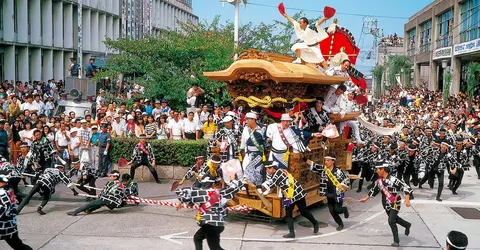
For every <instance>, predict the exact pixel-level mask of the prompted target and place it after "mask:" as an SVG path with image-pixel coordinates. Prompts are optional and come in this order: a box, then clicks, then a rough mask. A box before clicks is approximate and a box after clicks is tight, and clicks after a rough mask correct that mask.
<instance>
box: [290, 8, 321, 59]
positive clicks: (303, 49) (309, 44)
mask: <svg viewBox="0 0 480 250" xmlns="http://www.w3.org/2000/svg"><path fill="white" fill-rule="evenodd" d="M283 16H284V17H285V18H287V20H288V21H289V22H291V23H292V24H293V28H294V31H295V34H296V36H297V39H300V40H303V42H297V43H295V44H294V45H293V46H292V51H293V52H295V54H296V55H297V59H296V60H295V61H293V62H292V63H302V61H305V62H307V63H315V64H320V65H322V67H323V68H324V69H327V64H326V63H325V59H324V58H323V55H322V52H321V51H320V45H319V43H320V42H321V41H323V40H324V39H325V38H327V37H328V34H327V33H326V32H325V30H324V29H322V27H321V26H320V25H321V24H322V23H324V22H325V21H327V20H328V18H325V17H324V18H322V19H320V20H318V22H317V23H316V24H315V27H316V28H317V31H314V30H312V29H310V28H309V27H308V19H307V18H305V17H302V18H300V20H299V22H297V21H295V20H294V19H293V18H291V17H289V16H288V15H287V14H284V15H283Z"/></svg>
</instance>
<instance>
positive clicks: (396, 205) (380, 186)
mask: <svg viewBox="0 0 480 250" xmlns="http://www.w3.org/2000/svg"><path fill="white" fill-rule="evenodd" d="M375 168H376V171H377V174H378V179H377V180H376V181H375V182H374V186H373V187H372V188H371V189H370V192H369V193H368V195H367V196H365V197H364V198H362V199H360V202H366V201H367V200H368V199H370V197H375V196H376V195H377V194H378V193H379V192H382V205H383V207H384V209H385V212H387V215H388V225H389V226H390V229H391V230H392V234H393V243H392V244H391V246H393V247H398V246H399V243H400V238H399V237H398V227H397V224H399V225H400V226H402V227H404V228H405V235H407V236H408V235H409V234H410V227H411V226H412V224H411V223H410V222H408V221H406V220H404V219H402V218H400V216H398V213H399V212H400V207H401V204H402V198H401V197H400V192H403V193H404V194H405V205H406V206H407V207H410V195H411V194H412V192H413V191H412V188H410V187H409V186H408V185H407V184H406V183H405V182H403V181H401V180H400V179H398V178H397V177H395V176H393V175H390V173H389V164H388V163H386V162H377V163H376V164H375Z"/></svg>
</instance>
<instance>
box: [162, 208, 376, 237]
mask: <svg viewBox="0 0 480 250" xmlns="http://www.w3.org/2000/svg"><path fill="white" fill-rule="evenodd" d="M384 213H385V212H383V211H382V212H378V213H376V214H373V215H372V216H370V217H368V218H366V219H364V220H362V221H360V222H358V223H357V224H355V225H353V226H351V227H348V228H344V229H343V230H342V231H335V232H330V233H326V234H319V235H312V236H305V237H298V238H295V239H272V238H267V239H261V238H232V237H222V240H237V241H257V242H291V241H298V240H310V239H316V238H323V237H327V236H332V235H336V234H339V233H344V232H347V231H349V230H351V229H354V228H356V227H358V226H360V225H362V224H365V223H367V222H369V221H371V220H373V219H375V218H376V217H378V216H379V215H381V214H384ZM186 233H188V232H181V233H174V234H168V235H163V236H159V237H160V238H161V239H164V240H168V241H170V242H173V243H176V244H182V243H181V242H180V241H176V240H173V239H192V237H193V236H181V234H186Z"/></svg>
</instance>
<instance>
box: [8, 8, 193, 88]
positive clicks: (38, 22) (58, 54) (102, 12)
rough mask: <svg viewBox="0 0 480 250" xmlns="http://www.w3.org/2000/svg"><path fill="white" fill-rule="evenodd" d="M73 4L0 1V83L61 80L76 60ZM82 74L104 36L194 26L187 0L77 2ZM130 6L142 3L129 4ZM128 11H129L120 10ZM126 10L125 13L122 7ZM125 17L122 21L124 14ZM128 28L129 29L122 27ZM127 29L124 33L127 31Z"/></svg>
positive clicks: (103, 52) (101, 52)
mask: <svg viewBox="0 0 480 250" xmlns="http://www.w3.org/2000/svg"><path fill="white" fill-rule="evenodd" d="M78 1H79V0H3V1H2V2H1V3H0V79H1V80H9V81H22V82H26V81H33V80H41V81H47V80H48V79H52V78H53V79H56V80H59V79H64V78H65V76H68V75H69V73H68V70H67V67H68V65H69V63H70V58H71V57H77V48H78V41H79V36H78V29H79V28H78V27H79V25H78V13H79V12H78V5H77V3H78ZM81 1H82V4H83V6H82V10H81V12H80V13H81V15H82V19H81V20H82V21H81V22H82V23H81V26H82V32H81V38H82V43H81V44H82V52H83V54H82V60H83V65H81V68H82V70H83V69H84V68H85V64H86V63H87V62H88V59H89V58H90V57H91V56H94V57H96V58H98V60H97V61H104V60H105V57H107V56H108V53H111V52H109V51H108V50H107V48H106V46H105V44H104V43H103V42H104V41H105V39H106V38H110V39H118V38H120V37H127V36H128V37H130V38H134V39H139V38H142V37H143V34H149V35H150V34H151V35H156V34H158V32H159V31H160V30H161V29H178V28H179V26H178V22H177V21H192V22H196V23H198V17H196V16H195V15H193V14H192V1H191V0H149V1H133V0H81ZM132 2H138V3H140V2H141V3H142V4H141V5H140V4H137V5H134V6H133V7H134V8H133V9H134V11H132V10H133V9H132V5H131V3H132ZM125 7H130V10H131V11H130V12H128V11H125V9H126V8H125ZM127 10H128V9H127ZM127 14H128V17H129V18H128V19H127V16H126V15H127ZM123 27H125V28H128V27H130V30H128V29H125V30H124V28H123ZM127 31H129V32H127Z"/></svg>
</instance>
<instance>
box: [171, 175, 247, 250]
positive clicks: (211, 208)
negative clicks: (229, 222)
mask: <svg viewBox="0 0 480 250" xmlns="http://www.w3.org/2000/svg"><path fill="white" fill-rule="evenodd" d="M229 179H231V180H232V181H231V182H229V183H225V187H223V188H222V183H220V182H215V183H214V184H213V185H212V188H209V189H194V188H191V187H188V188H179V189H177V190H175V193H176V194H177V196H178V199H179V200H180V203H179V204H178V206H177V211H178V210H179V209H180V208H181V206H182V204H183V203H185V204H186V205H190V206H191V205H197V206H198V207H199V209H198V213H197V216H196V218H197V223H198V226H200V228H199V229H198V231H197V232H196V233H195V235H194V236H193V242H194V243H195V249H196V250H201V249H203V240H205V239H206V240H207V243H208V247H209V248H210V249H218V250H220V249H223V248H222V247H221V246H220V234H221V233H222V232H223V231H224V230H225V219H224V218H225V217H226V216H227V211H226V207H227V201H229V200H231V199H233V197H234V196H235V194H237V193H238V191H240V188H242V187H243V183H242V182H241V181H239V180H235V175H234V174H233V173H231V176H230V178H229Z"/></svg>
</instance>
